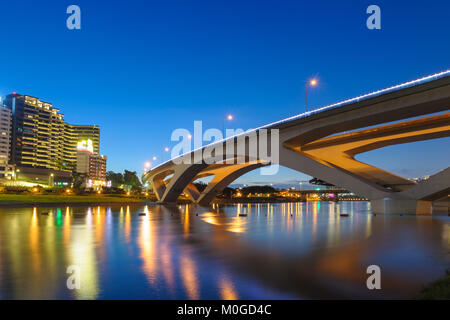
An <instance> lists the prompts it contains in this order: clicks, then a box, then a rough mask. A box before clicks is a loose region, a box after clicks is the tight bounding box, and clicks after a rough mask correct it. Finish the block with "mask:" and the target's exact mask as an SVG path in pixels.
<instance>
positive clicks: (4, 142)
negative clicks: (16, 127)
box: [0, 101, 14, 178]
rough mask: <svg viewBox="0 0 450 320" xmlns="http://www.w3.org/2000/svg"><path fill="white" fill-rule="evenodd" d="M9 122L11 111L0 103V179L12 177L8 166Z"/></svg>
mask: <svg viewBox="0 0 450 320" xmlns="http://www.w3.org/2000/svg"><path fill="white" fill-rule="evenodd" d="M0 102H1V101H0ZM11 120H12V117H11V110H10V109H9V108H7V107H6V106H3V105H2V104H1V103H0V178H10V177H12V176H13V175H14V169H13V166H11V165H9V155H10V147H11Z"/></svg>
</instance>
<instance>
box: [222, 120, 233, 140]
mask: <svg viewBox="0 0 450 320" xmlns="http://www.w3.org/2000/svg"><path fill="white" fill-rule="evenodd" d="M226 119H227V120H228V121H231V120H233V116H232V115H231V114H229V115H227V116H226ZM222 134H223V138H226V135H225V118H223V119H222Z"/></svg>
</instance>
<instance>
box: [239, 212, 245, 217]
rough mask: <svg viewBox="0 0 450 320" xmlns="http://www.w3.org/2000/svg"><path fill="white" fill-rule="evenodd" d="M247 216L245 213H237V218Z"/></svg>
mask: <svg viewBox="0 0 450 320" xmlns="http://www.w3.org/2000/svg"><path fill="white" fill-rule="evenodd" d="M246 216H247V214H246V213H239V217H246Z"/></svg>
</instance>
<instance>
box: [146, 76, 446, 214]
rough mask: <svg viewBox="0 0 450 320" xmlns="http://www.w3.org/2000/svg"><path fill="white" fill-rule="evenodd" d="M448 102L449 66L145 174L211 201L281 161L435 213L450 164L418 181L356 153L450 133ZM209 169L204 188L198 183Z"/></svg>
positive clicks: (153, 182)
mask: <svg viewBox="0 0 450 320" xmlns="http://www.w3.org/2000/svg"><path fill="white" fill-rule="evenodd" d="M449 109H450V70H447V71H443V72H440V73H436V74H433V75H430V76H426V77H423V78H420V79H416V80H413V81H409V82H405V83H402V84H399V85H396V86H392V87H389V88H385V89H381V90H378V91H375V92H372V93H368V94H365V95H361V96H358V97H355V98H352V99H348V100H345V101H341V102H338V103H334V104H331V105H327V106H324V107H321V108H318V109H315V110H312V111H309V112H305V113H302V114H299V115H296V116H293V117H290V118H287V119H283V120H280V121H277V122H273V123H270V124H268V125H265V126H262V127H259V128H256V129H252V130H248V131H245V132H243V133H240V134H237V135H234V136H231V137H228V138H226V139H223V140H220V141H215V142H213V143H211V144H209V145H205V146H202V147H200V148H197V149H195V150H192V151H190V152H187V153H184V154H181V155H179V156H177V157H175V158H173V159H171V160H169V161H166V162H164V163H162V164H160V165H158V166H156V167H154V168H153V169H152V170H150V171H148V172H146V173H145V174H144V175H143V181H144V182H146V183H148V184H149V185H150V186H152V188H153V190H154V192H155V194H156V196H157V198H158V201H159V202H161V203H173V202H176V201H177V199H178V197H179V195H180V194H182V193H183V192H184V193H186V194H187V195H188V196H189V197H190V198H191V199H192V201H193V202H195V203H198V204H201V205H208V204H210V203H211V202H212V200H213V199H214V197H215V196H216V195H217V194H219V193H220V192H221V191H222V190H223V189H224V188H225V187H227V186H228V185H229V184H230V183H232V182H233V181H234V180H236V179H237V178H238V177H240V176H242V175H243V174H245V173H247V172H250V171H252V170H255V169H257V168H262V169H267V170H268V171H270V170H269V169H270V168H273V165H281V166H284V167H287V168H290V169H293V170H297V171H299V172H302V173H304V174H307V175H310V176H313V177H316V178H318V179H321V180H323V181H327V182H328V183H331V184H333V185H335V186H339V187H341V188H343V189H346V190H350V191H352V192H354V193H355V194H357V195H359V196H362V197H364V198H367V199H369V200H370V202H371V207H372V211H373V212H374V213H403V214H431V213H432V202H433V201H435V200H438V199H441V198H442V197H444V196H447V195H448V193H449V191H450V167H448V168H446V169H444V170H442V171H440V172H438V173H436V174H434V175H433V176H431V177H430V178H429V179H427V180H425V181H421V182H415V181H412V180H410V179H406V178H404V177H401V176H398V175H396V174H393V173H391V172H388V171H385V170H383V169H381V168H377V167H374V166H372V165H370V164H367V163H364V162H361V161H359V160H357V159H356V158H355V157H356V156H357V155H359V154H361V153H364V152H368V151H371V150H375V149H378V148H382V147H386V146H391V145H396V144H403V143H409V142H415V141H424V140H430V139H436V138H442V137H448V136H449V135H450V112H449ZM264 148H266V149H267V150H263V149H264ZM223 150H226V152H223ZM208 176H212V177H213V178H212V180H211V181H210V182H209V183H208V185H207V187H206V188H205V190H203V191H202V192H199V191H198V190H197V188H196V187H195V185H194V184H193V182H194V181H196V180H197V179H199V178H203V177H208Z"/></svg>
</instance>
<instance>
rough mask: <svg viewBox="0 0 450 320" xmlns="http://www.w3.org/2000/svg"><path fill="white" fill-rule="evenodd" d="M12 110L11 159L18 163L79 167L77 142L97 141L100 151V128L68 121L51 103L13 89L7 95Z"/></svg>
mask: <svg viewBox="0 0 450 320" xmlns="http://www.w3.org/2000/svg"><path fill="white" fill-rule="evenodd" d="M6 105H7V106H8V108H10V110H11V111H12V114H13V116H12V119H13V121H12V144H11V159H10V161H11V163H12V164H15V165H17V166H23V167H33V168H46V169H53V170H59V171H72V170H75V169H76V158H77V143H78V142H79V141H81V140H86V139H90V140H91V141H93V146H94V152H96V153H97V154H98V152H99V151H100V150H99V149H100V147H99V141H100V128H99V127H98V126H77V125H71V124H68V123H65V122H64V115H63V114H62V113H60V111H59V109H57V108H55V107H53V106H52V104H51V103H48V102H44V101H41V100H39V99H38V98H36V97H32V96H28V95H20V94H17V93H13V94H11V95H8V96H7V97H6Z"/></svg>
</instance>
